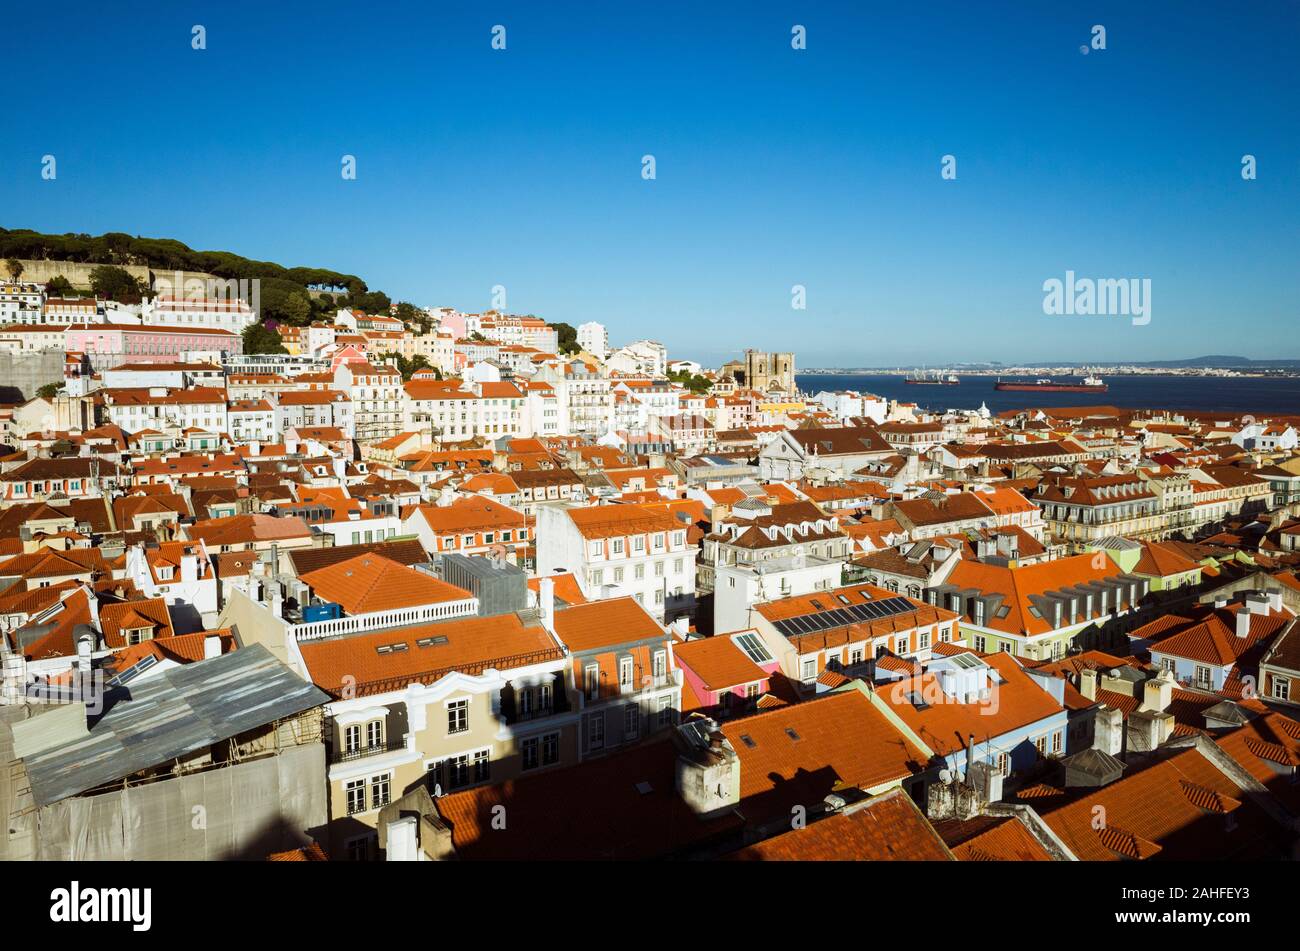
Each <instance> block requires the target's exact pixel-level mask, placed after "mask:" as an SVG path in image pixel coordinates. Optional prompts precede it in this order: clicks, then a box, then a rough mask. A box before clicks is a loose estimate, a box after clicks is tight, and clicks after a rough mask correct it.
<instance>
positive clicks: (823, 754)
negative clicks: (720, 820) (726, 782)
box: [720, 687, 928, 821]
mask: <svg viewBox="0 0 1300 951" xmlns="http://www.w3.org/2000/svg"><path fill="white" fill-rule="evenodd" d="M720 729H721V731H722V733H723V735H724V736H725V737H726V738H727V740H728V741H729V742H730V744H731V747H732V749H734V750H735V751H736V755H737V756H738V757H739V758H740V796H741V807H740V808H741V812H742V814H743V815H744V816H745V817H746V818H747V819H749V820H751V821H762V820H763V819H764V818H774V817H775V816H777V815H784V816H789V815H790V809H791V808H792V807H793V806H795V805H805V806H806V805H807V804H809V803H814V802H818V801H819V800H821V799H823V798H824V797H826V796H827V795H829V794H830V793H832V792H834V791H835V790H837V789H840V788H843V787H846V786H848V787H853V788H856V789H873V788H876V787H879V786H884V785H887V784H890V783H897V782H900V781H902V780H904V779H907V778H908V777H909V776H912V775H914V774H916V773H918V772H921V771H923V770H924V769H925V767H926V763H927V760H928V754H927V753H926V752H925V751H923V750H921V749H920V748H919V747H917V746H916V745H915V744H913V743H912V742H911V741H910V740H909V739H907V737H906V736H904V735H903V734H902V733H900V732H899V730H898V729H897V728H896V727H895V726H894V725H893V724H892V723H891V722H890V721H889V720H888V719H887V718H886V717H885V715H884V714H883V713H881V712H880V711H879V710H877V709H876V707H875V705H874V704H873V703H872V702H871V700H870V699H869V698H868V697H866V696H865V695H864V694H863V693H862V692H861V691H860V690H859V689H858V688H857V687H848V688H845V689H844V690H843V691H842V692H836V693H830V694H826V695H824V696H823V697H820V698H817V699H814V700H809V701H807V702H805V703H798V704H790V705H787V706H783V707H777V708H775V709H771V710H764V711H761V712H759V713H755V714H753V715H752V716H748V717H743V718H741V719H737V720H729V721H726V722H725V723H723V724H722V725H721V726H720ZM746 737H748V738H749V742H747V741H746V739H745V738H746ZM751 743H752V745H751Z"/></svg>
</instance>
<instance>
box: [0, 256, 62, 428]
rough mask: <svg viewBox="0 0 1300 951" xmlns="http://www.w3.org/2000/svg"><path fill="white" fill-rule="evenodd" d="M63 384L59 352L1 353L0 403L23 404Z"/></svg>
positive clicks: (60, 354)
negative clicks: (44, 389)
mask: <svg viewBox="0 0 1300 951" xmlns="http://www.w3.org/2000/svg"><path fill="white" fill-rule="evenodd" d="M25 276H26V275H24V277H25ZM62 382H63V351H62V350H34V351H30V352H28V353H7V352H0V403H21V402H24V401H26V400H29V399H31V398H32V397H34V396H35V395H36V391H37V390H38V389H40V388H41V387H42V386H44V385H45V384H46V383H62Z"/></svg>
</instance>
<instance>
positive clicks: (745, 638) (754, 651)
mask: <svg viewBox="0 0 1300 951" xmlns="http://www.w3.org/2000/svg"><path fill="white" fill-rule="evenodd" d="M736 646H737V647H739V648H740V649H741V650H742V651H744V652H745V655H746V656H747V657H748V658H749V659H750V660H752V661H753V662H754V663H756V664H765V663H767V662H768V661H770V660H771V659H772V655H771V654H769V653H768V652H767V648H766V647H764V646H763V642H762V641H760V640H759V639H758V635H756V634H741V635H740V636H739V637H737V638H736Z"/></svg>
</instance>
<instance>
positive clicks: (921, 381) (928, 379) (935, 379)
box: [903, 373, 961, 386]
mask: <svg viewBox="0 0 1300 951" xmlns="http://www.w3.org/2000/svg"><path fill="white" fill-rule="evenodd" d="M903 382H904V383H910V384H912V386H957V385H959V384H960V383H961V380H959V379H957V374H955V373H949V374H948V375H947V376H941V375H939V374H938V373H935V374H926V373H920V374H918V375H916V376H907V377H904V378H903Z"/></svg>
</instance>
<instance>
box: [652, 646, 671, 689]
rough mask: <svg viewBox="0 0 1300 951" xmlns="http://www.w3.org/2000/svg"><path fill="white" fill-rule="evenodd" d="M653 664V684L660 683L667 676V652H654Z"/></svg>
mask: <svg viewBox="0 0 1300 951" xmlns="http://www.w3.org/2000/svg"><path fill="white" fill-rule="evenodd" d="M653 663H654V666H653V671H654V679H655V683H662V682H663V681H664V679H665V678H666V677H667V676H668V652H667V651H655V653H654V662H653Z"/></svg>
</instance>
